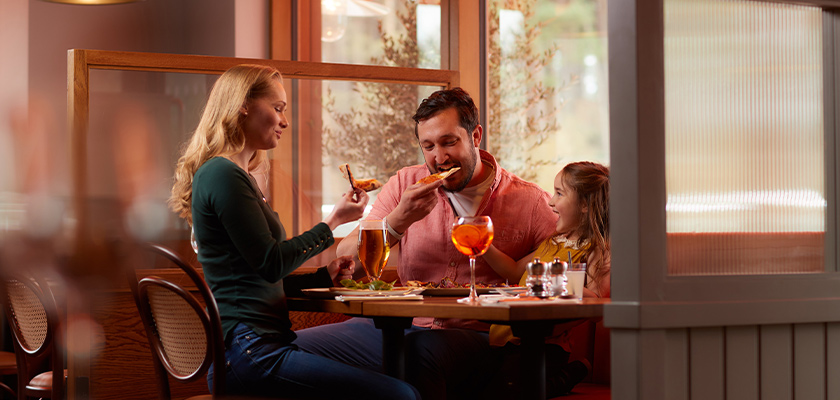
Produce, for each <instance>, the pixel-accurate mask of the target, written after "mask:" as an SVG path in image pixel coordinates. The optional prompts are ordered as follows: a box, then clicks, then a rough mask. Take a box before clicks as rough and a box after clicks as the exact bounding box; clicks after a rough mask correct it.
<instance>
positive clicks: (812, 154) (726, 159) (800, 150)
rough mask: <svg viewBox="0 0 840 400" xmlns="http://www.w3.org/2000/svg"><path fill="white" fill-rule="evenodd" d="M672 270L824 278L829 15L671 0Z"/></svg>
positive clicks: (667, 136) (668, 6)
mask: <svg viewBox="0 0 840 400" xmlns="http://www.w3.org/2000/svg"><path fill="white" fill-rule="evenodd" d="M664 45H665V104H666V109H665V121H666V122H665V132H666V133H665V143H666V190H667V207H666V212H667V214H666V221H667V232H668V272H669V274H672V275H708V274H712V275H718V274H764V273H801V272H823V271H824V263H825V262H824V253H825V246H824V244H823V241H824V235H825V224H826V188H825V182H826V176H825V172H824V169H825V167H824V165H825V164H826V160H825V157H824V148H825V143H824V122H823V120H824V115H823V57H822V55H823V53H822V51H823V50H822V11H821V10H820V9H819V8H818V7H809V6H796V5H785V4H778V3H762V2H756V1H720V0H666V1H665V44H664Z"/></svg>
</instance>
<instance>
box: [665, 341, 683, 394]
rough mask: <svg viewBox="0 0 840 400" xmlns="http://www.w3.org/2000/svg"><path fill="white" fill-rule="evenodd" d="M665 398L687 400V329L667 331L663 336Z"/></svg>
mask: <svg viewBox="0 0 840 400" xmlns="http://www.w3.org/2000/svg"><path fill="white" fill-rule="evenodd" d="M665 351H666V354H665V385H664V386H665V398H666V399H668V400H689V397H688V376H689V375H688V374H689V372H688V371H689V369H688V329H669V330H668V331H667V332H666V334H665Z"/></svg>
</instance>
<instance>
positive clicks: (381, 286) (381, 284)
mask: <svg viewBox="0 0 840 400" xmlns="http://www.w3.org/2000/svg"><path fill="white" fill-rule="evenodd" d="M395 283H397V281H393V282H390V283H388V282H385V281H383V280H380V279H377V280H375V281H373V282H362V281H361V280H359V281H354V280H352V279H342V280H341V285H342V286H344V287H345V288H347V289H358V290H391V289H393V288H394V284H395Z"/></svg>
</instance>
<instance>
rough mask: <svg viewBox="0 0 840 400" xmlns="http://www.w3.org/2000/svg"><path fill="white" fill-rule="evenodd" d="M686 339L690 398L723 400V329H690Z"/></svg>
mask: <svg viewBox="0 0 840 400" xmlns="http://www.w3.org/2000/svg"><path fill="white" fill-rule="evenodd" d="M688 337H689V339H688V343H689V350H688V351H689V357H690V359H689V360H690V364H689V382H691V388H690V390H689V393H690V397H691V398H692V399H704V400H716V399H721V400H722V399H724V398H725V397H724V335H723V328H722V327H714V328H692V329H691V330H689V333H688Z"/></svg>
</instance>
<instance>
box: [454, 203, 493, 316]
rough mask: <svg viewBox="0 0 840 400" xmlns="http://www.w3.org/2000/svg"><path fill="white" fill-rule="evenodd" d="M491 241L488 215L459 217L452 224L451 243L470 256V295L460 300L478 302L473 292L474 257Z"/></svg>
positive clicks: (491, 229)
mask: <svg viewBox="0 0 840 400" xmlns="http://www.w3.org/2000/svg"><path fill="white" fill-rule="evenodd" d="M492 242H493V221H492V220H491V219H490V217H487V216H480V217H460V218H458V220H457V221H455V223H454V224H452V243H454V244H455V248H456V249H458V251H460V252H461V253H462V254H464V255H466V256H469V258H470V296H469V297H465V298H463V299H459V300H458V301H460V302H468V303H471V304H477V303H478V295H476V293H475V258H476V257H477V256H480V255H482V254H484V253H485V252H486V251H487V249H488V248H489V247H490V243H492Z"/></svg>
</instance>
